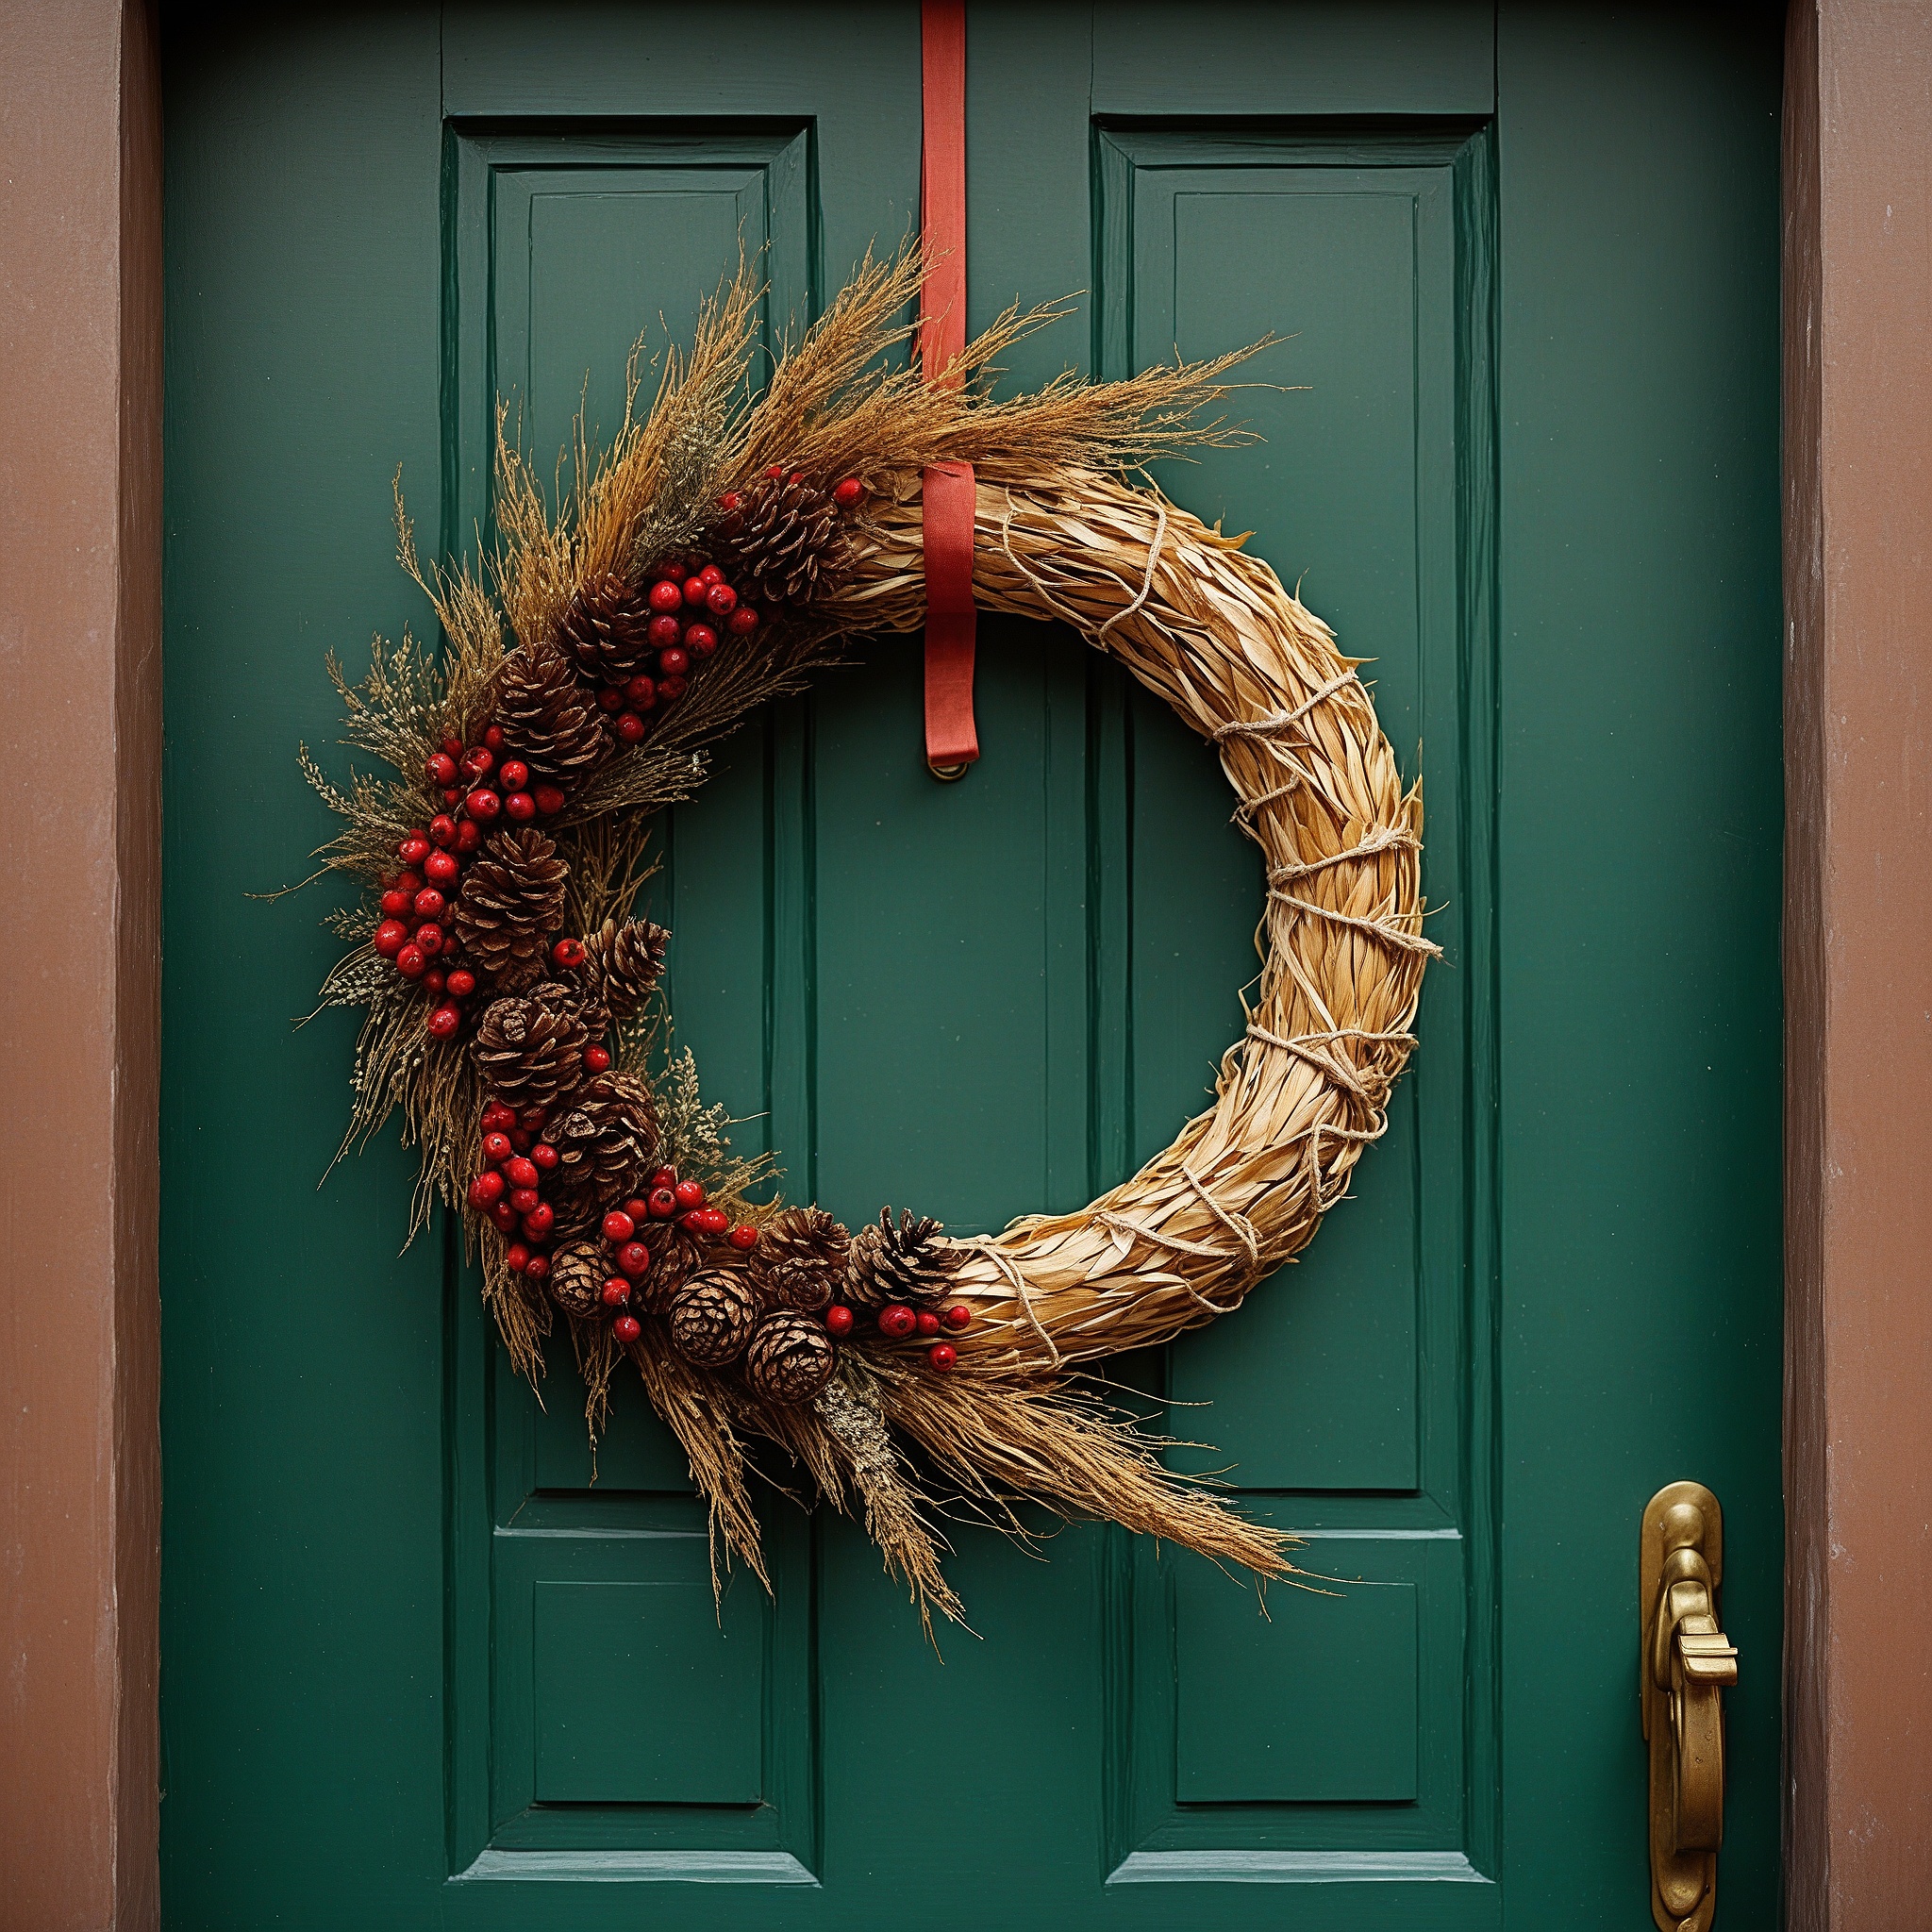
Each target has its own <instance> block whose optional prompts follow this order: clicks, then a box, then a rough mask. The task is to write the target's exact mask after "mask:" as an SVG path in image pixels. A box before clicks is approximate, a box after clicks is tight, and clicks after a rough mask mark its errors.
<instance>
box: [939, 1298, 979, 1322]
mask: <svg viewBox="0 0 1932 1932" xmlns="http://www.w3.org/2000/svg"><path fill="white" fill-rule="evenodd" d="M940 1320H941V1322H943V1323H944V1324H946V1326H947V1327H948V1328H968V1327H971V1326H972V1324H973V1310H972V1309H971V1308H969V1307H967V1306H966V1304H965V1303H964V1302H955V1303H954V1304H953V1306H952V1307H950V1308H948V1309H946V1311H945V1312H944V1313H943V1314H942V1315H941V1317H940Z"/></svg>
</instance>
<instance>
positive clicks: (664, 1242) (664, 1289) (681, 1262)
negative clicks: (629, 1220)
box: [638, 1221, 705, 1315]
mask: <svg viewBox="0 0 1932 1932" xmlns="http://www.w3.org/2000/svg"><path fill="white" fill-rule="evenodd" d="M638 1240H639V1241H642V1242H643V1244H644V1246H645V1247H647V1248H648V1249H649V1250H650V1251H651V1271H650V1273H649V1274H646V1275H644V1276H643V1277H642V1278H641V1280H640V1281H639V1283H638V1291H639V1294H640V1297H641V1300H642V1302H643V1305H644V1307H645V1308H646V1309H648V1310H649V1311H650V1313H652V1314H654V1315H661V1314H663V1313H664V1312H665V1310H666V1309H668V1308H669V1307H670V1306H671V1304H672V1303H673V1302H674V1301H675V1300H676V1299H677V1297H678V1296H679V1295H680V1294H681V1293H682V1292H683V1291H684V1285H685V1283H686V1282H688V1281H689V1280H690V1279H691V1276H692V1275H693V1274H696V1273H697V1272H698V1268H699V1266H700V1264H701V1263H702V1262H703V1260H704V1258H705V1243H704V1242H703V1241H700V1240H699V1239H698V1237H697V1236H695V1235H691V1234H687V1233H686V1232H685V1231H684V1229H683V1228H681V1227H679V1226H678V1225H677V1224H676V1223H675V1221H650V1222H646V1223H645V1224H644V1225H643V1226H642V1228H641V1229H640V1231H639V1233H638Z"/></svg>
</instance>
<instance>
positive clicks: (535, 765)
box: [495, 643, 609, 783]
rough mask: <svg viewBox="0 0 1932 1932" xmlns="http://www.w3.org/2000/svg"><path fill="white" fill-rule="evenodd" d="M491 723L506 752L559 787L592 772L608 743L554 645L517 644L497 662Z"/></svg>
mask: <svg viewBox="0 0 1932 1932" xmlns="http://www.w3.org/2000/svg"><path fill="white" fill-rule="evenodd" d="M495 722H496V724H497V725H498V726H499V727H500V728H501V730H502V732H503V744H504V749H505V750H506V751H507V752H508V753H510V754H511V755H512V756H514V757H516V758H522V759H523V760H524V762H525V764H527V765H528V766H529V768H530V769H531V771H533V772H535V773H537V774H539V775H541V776H543V777H548V778H558V779H561V780H562V781H564V782H565V783H568V782H570V781H571V780H572V779H575V778H581V777H584V776H585V775H586V774H588V773H590V772H591V770H592V769H594V767H595V766H596V765H597V764H598V762H599V761H600V760H601V759H602V758H603V757H604V754H605V752H606V750H607V749H608V745H609V739H608V736H607V735H606V733H605V730H604V724H603V721H602V718H601V716H600V714H599V713H598V710H597V705H596V700H595V699H594V698H592V697H591V693H590V691H589V690H588V689H587V687H586V686H584V685H583V684H582V683H581V682H579V680H578V678H577V675H576V673H575V670H573V669H572V667H571V660H570V658H568V657H567V656H566V655H565V653H564V652H563V651H562V649H561V648H560V647H558V645H556V644H547V643H546V644H522V645H519V646H518V647H517V649H515V650H514V651H512V652H511V653H510V654H509V656H508V658H505V659H504V660H503V671H502V673H501V675H500V676H499V679H498V683H497V688H496V720H495Z"/></svg>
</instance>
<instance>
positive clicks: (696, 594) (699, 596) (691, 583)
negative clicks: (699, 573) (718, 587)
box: [684, 577, 711, 604]
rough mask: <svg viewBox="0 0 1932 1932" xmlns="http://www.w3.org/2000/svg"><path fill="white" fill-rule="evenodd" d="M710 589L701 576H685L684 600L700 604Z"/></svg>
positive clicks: (688, 602)
mask: <svg viewBox="0 0 1932 1932" xmlns="http://www.w3.org/2000/svg"><path fill="white" fill-rule="evenodd" d="M710 591H711V587H710V585H709V584H708V583H706V581H705V580H704V578H703V577H686V578H685V580H684V601H685V602H686V603H687V604H702V603H703V602H704V601H705V599H706V598H707V597H708V595H709V594H710Z"/></svg>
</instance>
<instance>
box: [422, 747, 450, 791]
mask: <svg viewBox="0 0 1932 1932" xmlns="http://www.w3.org/2000/svg"><path fill="white" fill-rule="evenodd" d="M425 769H426V770H427V771H428V774H429V782H430V783H431V784H432V785H434V786H436V787H437V788H438V790H441V788H442V787H443V786H445V785H454V784H455V783H456V782H457V761H456V759H454V758H451V757H450V755H449V754H448V752H446V751H438V752H432V753H430V755H429V763H428V765H427V767H426V768H425Z"/></svg>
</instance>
